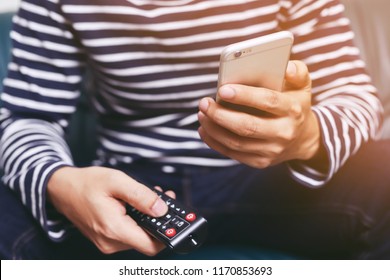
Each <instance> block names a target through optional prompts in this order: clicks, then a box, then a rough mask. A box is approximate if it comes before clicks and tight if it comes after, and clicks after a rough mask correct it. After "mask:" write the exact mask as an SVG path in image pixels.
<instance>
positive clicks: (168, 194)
mask: <svg viewBox="0 0 390 280" xmlns="http://www.w3.org/2000/svg"><path fill="white" fill-rule="evenodd" d="M165 194H166V195H167V196H169V197H170V198H173V199H176V193H175V192H174V191H171V190H169V191H166V192H165Z"/></svg>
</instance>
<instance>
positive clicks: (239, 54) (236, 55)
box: [234, 51, 242, 58]
mask: <svg viewBox="0 0 390 280" xmlns="http://www.w3.org/2000/svg"><path fill="white" fill-rule="evenodd" d="M241 55H242V51H237V52H235V53H234V57H235V58H238V57H240V56H241Z"/></svg>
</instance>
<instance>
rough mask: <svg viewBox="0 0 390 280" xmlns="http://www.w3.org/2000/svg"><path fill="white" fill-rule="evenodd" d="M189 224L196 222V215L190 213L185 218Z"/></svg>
mask: <svg viewBox="0 0 390 280" xmlns="http://www.w3.org/2000/svg"><path fill="white" fill-rule="evenodd" d="M185 219H186V220H187V221H188V222H193V221H195V220H196V215H195V213H188V214H187V215H186V218H185Z"/></svg>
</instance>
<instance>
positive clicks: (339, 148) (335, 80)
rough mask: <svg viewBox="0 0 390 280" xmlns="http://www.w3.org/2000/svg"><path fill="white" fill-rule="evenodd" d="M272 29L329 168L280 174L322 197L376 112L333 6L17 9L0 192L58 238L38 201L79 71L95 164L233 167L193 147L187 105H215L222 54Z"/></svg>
mask: <svg viewBox="0 0 390 280" xmlns="http://www.w3.org/2000/svg"><path fill="white" fill-rule="evenodd" d="M281 29H288V30H290V31H292V32H293V33H294V35H295V44H294V47H293V54H292V57H291V58H292V59H300V60H303V61H304V62H305V63H306V64H307V65H308V67H309V70H310V72H311V78H312V80H313V103H314V106H313V110H314V112H315V113H316V115H317V117H318V120H319V122H320V123H321V129H322V139H323V143H324V145H325V148H326V150H327V153H328V157H329V170H328V172H327V173H326V174H322V173H320V172H318V171H316V170H315V169H314V168H312V167H310V166H307V165H306V164H305V163H304V162H293V163H290V171H291V173H292V176H294V177H295V178H296V179H297V180H300V181H302V182H303V183H305V184H307V185H309V186H312V187H318V186H321V185H323V184H324V183H325V182H327V181H328V180H329V179H330V178H331V177H332V176H333V175H334V174H335V172H336V171H337V170H338V169H339V168H340V167H341V166H342V165H343V164H344V163H345V161H346V160H347V159H348V158H349V157H350V156H351V155H352V154H353V153H355V152H356V151H357V150H358V149H359V147H360V146H361V144H362V143H363V142H366V141H368V140H369V139H370V138H374V137H376V135H377V134H378V130H379V127H380V123H381V115H380V114H381V110H382V109H381V105H380V103H379V101H378V99H377V97H376V96H375V88H374V87H373V86H372V85H371V84H370V82H371V81H370V78H369V77H368V76H367V75H366V74H365V72H364V63H363V62H362V61H361V60H360V58H359V52H358V50H357V49H356V48H355V47H354V45H353V42H352V40H353V34H352V32H351V30H350V28H349V23H348V20H347V19H346V18H345V17H344V16H343V6H342V5H341V4H339V3H338V1H331V0H320V1H311V0H290V1H289V0H229V1H225V0H25V1H22V2H21V5H20V10H19V12H18V14H17V15H16V16H15V17H14V28H13V31H12V33H11V37H12V39H13V44H14V48H13V52H12V55H13V58H12V61H11V63H10V64H9V74H8V77H7V78H6V79H5V81H4V92H3V93H2V94H1V101H2V108H1V164H2V167H3V169H4V173H5V174H4V177H3V181H4V182H5V184H7V185H8V186H9V187H10V188H11V189H13V190H14V191H15V192H16V193H17V194H18V195H19V196H20V198H21V200H22V201H23V203H24V204H25V205H27V206H28V208H29V209H30V210H31V212H32V214H33V215H34V217H35V218H36V219H37V220H38V221H39V222H40V223H41V225H42V227H43V228H44V229H45V230H46V231H47V232H48V235H49V236H50V237H51V238H52V239H54V240H59V239H61V238H62V237H63V236H64V233H65V229H64V227H63V224H62V223H61V222H60V221H58V220H56V219H54V218H52V217H51V216H50V217H49V215H47V213H46V210H47V209H46V204H45V191H46V184H47V180H48V178H49V176H50V175H51V174H52V172H53V171H55V170H56V169H57V168H59V167H61V166H64V165H72V164H73V161H72V158H71V155H70V152H69V149H68V147H67V145H66V143H65V140H64V133H65V129H66V127H67V126H68V120H69V117H70V115H72V113H74V111H75V105H76V103H77V101H78V98H79V96H80V84H81V83H82V82H83V77H84V72H85V69H86V67H87V66H88V68H91V69H92V72H93V75H94V81H95V83H96V92H94V94H91V95H90V96H89V98H90V99H91V102H92V104H93V105H94V108H95V110H96V112H97V115H98V117H99V123H100V128H99V137H100V139H99V142H100V145H101V146H100V148H99V152H98V154H99V155H100V159H101V160H103V161H108V162H120V163H125V164H127V163H131V162H133V161H136V160H138V159H146V160H149V161H151V162H162V163H172V164H192V165H198V166H216V167H224V166H229V165H234V164H237V162H235V161H234V160H231V159H227V158H225V157H223V156H221V155H219V154H218V153H216V152H214V151H212V150H211V149H209V148H208V147H207V146H206V145H205V144H204V143H203V142H202V141H201V140H200V138H199V135H198V133H197V128H198V122H197V111H198V110H197V107H198V102H199V100H200V99H201V98H202V97H205V96H214V95H215V93H216V85H217V73H218V60H219V54H220V52H221V50H222V48H223V47H224V46H226V45H227V44H230V43H233V42H237V41H241V40H244V39H249V38H253V37H257V36H260V35H264V34H268V33H272V32H275V31H279V30H281Z"/></svg>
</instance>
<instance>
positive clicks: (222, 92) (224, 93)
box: [219, 86, 236, 99]
mask: <svg viewBox="0 0 390 280" xmlns="http://www.w3.org/2000/svg"><path fill="white" fill-rule="evenodd" d="M235 94H236V92H235V90H234V88H232V87H230V86H222V87H221V88H220V89H219V96H220V97H222V98H223V99H231V98H233V97H234V95H235Z"/></svg>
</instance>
